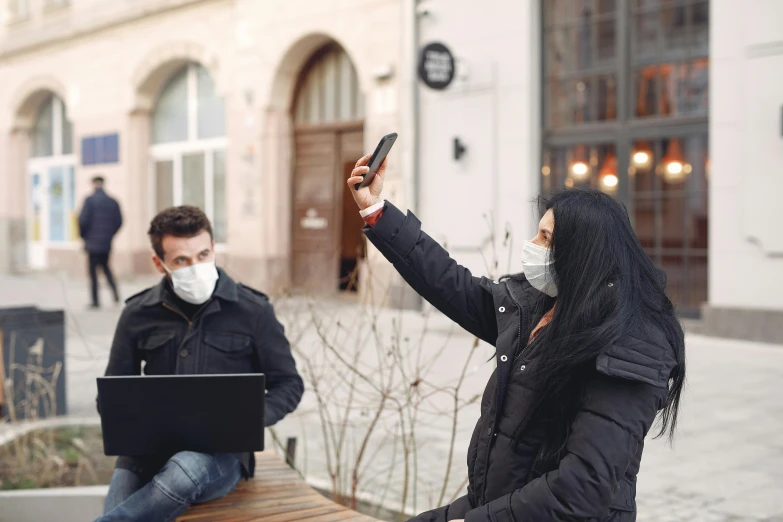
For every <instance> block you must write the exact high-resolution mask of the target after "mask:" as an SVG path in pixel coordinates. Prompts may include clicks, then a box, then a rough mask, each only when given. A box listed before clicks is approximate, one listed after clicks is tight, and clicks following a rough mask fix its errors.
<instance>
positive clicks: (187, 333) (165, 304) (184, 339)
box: [163, 302, 193, 353]
mask: <svg viewBox="0 0 783 522" xmlns="http://www.w3.org/2000/svg"><path fill="white" fill-rule="evenodd" d="M163 307H164V308H167V309H169V310H171V311H172V312H174V313H175V314H177V315H178V316H180V317H182V318H183V319H184V320H185V321H186V322H187V323H188V330H187V332H185V336H184V337H183V338H182V341H181V342H180V343H179V346H178V347H177V353H179V352H180V350H182V347H183V346H185V342H187V340H188V336H189V335H190V330H191V329H192V328H193V322H192V321H191V320H190V319H188V318H187V316H185V314H183V313H182V312H180V311H179V310H177V309H176V308H174V307H173V306H169V304H168V303H166V302H164V303H163Z"/></svg>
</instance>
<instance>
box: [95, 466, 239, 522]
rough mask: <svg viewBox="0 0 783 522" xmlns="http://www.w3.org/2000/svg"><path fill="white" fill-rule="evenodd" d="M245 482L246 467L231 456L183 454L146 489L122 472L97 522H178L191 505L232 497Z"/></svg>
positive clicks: (133, 475)
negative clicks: (123, 521)
mask: <svg viewBox="0 0 783 522" xmlns="http://www.w3.org/2000/svg"><path fill="white" fill-rule="evenodd" d="M241 479H242V466H241V465H240V463H239V460H238V459H237V458H236V456H234V455H232V454H230V453H218V454H215V455H207V454H205V453H195V452H192V451H181V452H179V453H177V454H176V455H174V456H173V457H171V458H170V459H169V461H168V462H166V465H165V466H163V468H162V469H161V470H160V471H159V472H158V474H157V475H155V476H154V477H153V479H152V480H151V481H150V482H148V483H147V484H146V485H142V483H141V478H140V477H139V476H138V475H136V473H134V472H132V471H130V470H127V469H119V468H118V469H115V470H114V475H113V476H112V478H111V484H110V485H109V493H108V495H107V496H106V503H105V506H104V512H103V516H101V517H99V518H98V519H97V520H96V522H111V521H115V520H125V521H128V520H143V521H147V520H155V521H158V520H160V521H168V520H174V519H175V518H176V517H178V516H179V515H181V514H182V513H184V512H185V511H186V510H187V509H188V506H190V505H191V504H203V503H204V502H209V501H210V500H216V499H218V498H221V497H224V496H226V495H228V494H229V493H231V492H232V491H234V489H235V488H236V487H237V484H239V481H240V480H241Z"/></svg>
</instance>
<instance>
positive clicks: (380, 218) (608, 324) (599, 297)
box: [348, 155, 685, 522]
mask: <svg viewBox="0 0 783 522" xmlns="http://www.w3.org/2000/svg"><path fill="white" fill-rule="evenodd" d="M368 159H369V155H368V156H365V157H364V158H362V159H360V160H359V161H358V162H357V163H356V168H355V169H354V170H353V172H352V174H351V178H350V179H348V185H349V186H351V187H352V186H353V185H354V184H355V183H358V182H360V181H361V176H362V175H363V174H366V173H367V167H364V166H363V165H365V163H366V162H367V160H368ZM385 170H386V164H385V162H384V165H383V166H382V167H381V169H380V171H379V172H378V174H377V175H376V176H375V179H374V180H373V182H372V184H371V185H370V186H369V187H366V188H363V189H360V190H358V191H356V190H353V188H352V189H351V193H352V194H353V196H354V199H355V200H356V203H357V204H358V206H359V208H360V210H361V214H362V216H363V217H364V219H365V221H366V223H367V227H365V229H364V232H365V234H366V235H367V237H368V238H369V239H370V241H372V243H373V244H374V245H375V246H376V247H377V248H378V249H379V250H380V251H381V252H382V253H383V255H384V256H386V258H387V259H388V260H389V261H391V262H392V263H393V264H394V267H395V268H396V269H397V271H398V272H399V273H400V274H401V275H402V277H403V278H405V280H406V281H407V282H408V284H410V285H411V286H412V287H413V288H414V289H415V290H416V291H417V292H418V293H419V294H421V295H422V296H423V297H424V298H425V299H427V300H428V301H429V302H430V303H432V304H433V305H434V306H435V307H437V308H438V309H439V310H440V311H441V312H443V313H444V314H446V315H447V316H449V317H450V318H451V319H453V320H454V321H455V322H457V323H458V324H460V325H461V326H462V327H463V328H465V329H466V330H468V331H469V332H470V333H472V334H474V335H476V336H478V337H479V338H481V339H483V340H484V341H486V342H488V343H490V344H492V345H494V346H495V347H496V350H497V353H496V358H497V369H496V370H495V372H494V373H493V374H492V377H491V378H490V380H489V383H488V384H487V388H486V390H485V392H484V396H483V399H482V402H481V417H480V418H479V421H478V423H477V424H476V428H475V430H474V432H473V437H472V439H471V442H470V447H469V449H468V476H469V485H468V491H467V495H465V496H464V497H461V498H459V499H458V500H456V501H455V502H453V503H452V504H450V505H448V506H444V507H441V508H439V509H435V510H433V511H428V512H426V513H422V514H421V515H419V516H418V517H416V518H414V519H413V520H415V521H421V522H423V521H433V522H434V521H438V522H440V521H446V520H457V521H462V520H464V521H465V522H479V521H481V522H507V521H508V522H510V521H514V522H522V521H524V522H528V521H532V522H539V521H548V520H585V521H612V522H618V521H623V522H625V521H632V520H635V519H636V502H635V495H636V475H637V473H638V472H639V465H640V461H641V456H642V448H643V446H644V438H645V436H646V435H647V432H648V431H649V430H650V428H651V426H652V424H653V422H654V420H655V418H656V416H657V415H658V413H659V412H660V430H659V433H658V434H659V435H663V434H664V433H666V432H667V431H668V433H669V437H672V436H673V433H674V429H675V426H676V423H677V411H678V406H679V400H680V393H681V390H682V385H683V382H684V379H685V345H684V339H683V332H682V328H681V327H680V324H679V322H678V320H677V318H676V317H675V314H674V310H673V307H672V303H671V301H670V300H669V299H668V298H667V297H666V294H665V284H666V283H665V278H664V276H663V275H662V272H660V271H659V270H657V269H656V268H655V267H654V266H653V264H652V262H651V261H650V258H649V257H648V256H647V255H646V254H645V252H644V250H643V249H642V247H641V245H640V244H639V241H638V239H637V238H636V235H635V234H634V232H633V229H632V228H631V223H630V221H629V219H628V214H627V212H626V210H625V208H624V207H623V206H622V205H621V204H620V203H618V202H616V201H614V200H613V199H612V198H610V197H609V196H607V195H605V194H603V193H601V192H597V191H586V190H566V191H563V192H560V193H558V194H556V195H555V196H554V197H553V198H552V199H551V200H549V201H547V202H546V204H545V209H546V212H545V213H544V215H543V217H542V218H541V222H540V223H539V227H538V233H537V234H536V236H535V237H534V238H533V239H532V240H530V241H527V242H525V245H524V247H523V251H522V271H523V273H522V274H520V275H518V276H510V277H506V278H503V279H502V280H500V281H490V280H488V279H486V278H478V277H473V276H472V275H471V274H470V272H469V271H468V270H467V269H466V268H464V267H462V266H460V265H458V264H457V263H456V262H455V261H454V260H453V259H451V258H450V257H449V255H448V253H447V252H446V251H445V250H444V249H443V248H442V247H441V246H440V245H438V243H436V242H435V241H434V240H433V239H432V238H430V237H429V236H428V235H426V234H425V233H424V232H422V231H421V228H420V225H421V224H420V222H419V220H418V219H417V218H416V216H414V215H413V214H412V213H410V212H409V213H408V214H407V216H406V215H403V214H402V212H400V211H399V210H398V209H397V208H396V207H394V206H393V205H391V204H390V203H388V202H385V201H383V200H382V199H381V192H382V189H383V175H384V172H385Z"/></svg>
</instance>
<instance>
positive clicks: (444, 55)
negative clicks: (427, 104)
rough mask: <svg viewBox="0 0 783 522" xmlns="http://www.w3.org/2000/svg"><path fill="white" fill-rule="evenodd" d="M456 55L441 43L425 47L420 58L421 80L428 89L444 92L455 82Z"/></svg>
mask: <svg viewBox="0 0 783 522" xmlns="http://www.w3.org/2000/svg"><path fill="white" fill-rule="evenodd" d="M454 69H455V62H454V55H453V54H451V51H449V49H448V47H446V46H445V45H443V44H441V43H431V44H427V45H426V46H424V48H423V49H422V50H421V56H420V57H419V78H421V81H423V82H424V83H425V85H427V87H429V88H431V89H436V90H443V89H445V88H446V87H448V86H449V84H451V82H452V80H454Z"/></svg>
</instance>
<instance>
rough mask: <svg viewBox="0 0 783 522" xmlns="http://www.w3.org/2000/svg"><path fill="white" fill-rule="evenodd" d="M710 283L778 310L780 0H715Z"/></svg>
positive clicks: (739, 301)
mask: <svg viewBox="0 0 783 522" xmlns="http://www.w3.org/2000/svg"><path fill="white" fill-rule="evenodd" d="M710 5H711V12H710V24H711V25H710V60H711V73H710V75H711V76H710V90H711V91H712V92H711V99H710V159H711V171H710V173H709V176H710V287H709V304H710V306H712V307H720V308H762V309H768V310H778V311H781V310H783V230H781V224H782V223H783V204H781V203H780V197H781V194H783V121H782V118H783V114H782V111H783V24H781V21H782V20H783V2H781V1H780V0H754V1H752V2H738V1H736V0H712V1H711V3H710Z"/></svg>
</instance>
